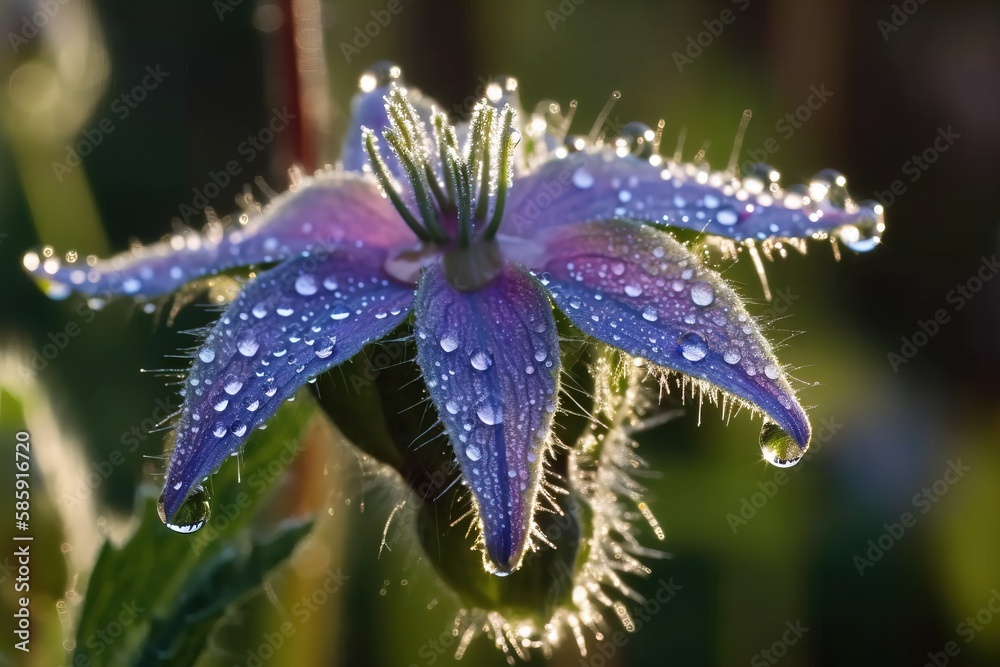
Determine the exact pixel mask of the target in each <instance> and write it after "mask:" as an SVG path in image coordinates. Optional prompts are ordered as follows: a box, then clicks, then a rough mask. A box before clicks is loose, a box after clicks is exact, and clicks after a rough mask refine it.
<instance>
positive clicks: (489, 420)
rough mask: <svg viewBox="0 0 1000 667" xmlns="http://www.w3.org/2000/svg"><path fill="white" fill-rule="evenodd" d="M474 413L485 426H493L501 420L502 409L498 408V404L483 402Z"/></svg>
mask: <svg viewBox="0 0 1000 667" xmlns="http://www.w3.org/2000/svg"><path fill="white" fill-rule="evenodd" d="M476 415H477V416H478V417H479V421H481V422H483V423H484V424H486V425H487V426H494V425H496V424H500V423H502V422H503V410H501V409H500V406H496V407H494V406H492V405H490V404H488V403H484V404H483V405H481V406H479V409H477V410H476Z"/></svg>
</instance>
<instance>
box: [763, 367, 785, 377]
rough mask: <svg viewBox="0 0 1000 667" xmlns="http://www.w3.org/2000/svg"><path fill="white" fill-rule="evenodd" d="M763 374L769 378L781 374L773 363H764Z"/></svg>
mask: <svg viewBox="0 0 1000 667" xmlns="http://www.w3.org/2000/svg"><path fill="white" fill-rule="evenodd" d="M764 375H766V376H767V377H769V378H771V379H772V380H777V379H778V376H779V375H781V371H779V370H778V367H777V366H775V365H774V364H770V363H769V364H764Z"/></svg>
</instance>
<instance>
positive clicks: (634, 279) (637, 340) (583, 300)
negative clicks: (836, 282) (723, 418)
mask: <svg viewBox="0 0 1000 667" xmlns="http://www.w3.org/2000/svg"><path fill="white" fill-rule="evenodd" d="M543 238H544V240H545V241H546V247H547V255H546V258H545V259H544V260H541V261H540V262H539V266H537V267H536V268H537V270H538V273H539V274H540V276H541V281H542V283H543V284H545V285H547V287H548V288H549V290H550V292H551V294H552V296H553V298H554V299H555V301H556V303H557V304H558V306H559V308H560V309H561V310H562V311H563V312H564V313H565V314H566V315H567V316H568V317H569V318H570V319H571V320H572V321H573V323H574V324H576V325H577V326H578V327H579V328H580V329H582V330H583V331H584V332H586V333H587V334H589V335H591V336H593V337H594V338H598V339H600V340H602V341H604V342H606V343H608V344H609V345H613V346H614V347H617V348H620V349H622V350H624V351H625V352H628V353H629V354H631V355H633V356H636V357H642V358H644V359H646V360H648V361H650V362H652V363H654V364H657V365H659V366H662V367H664V368H667V369H669V370H672V371H677V372H680V373H684V374H685V375H688V376H690V377H692V378H696V379H699V380H705V381H707V382H708V383H710V384H711V385H714V386H715V387H717V388H719V389H722V390H723V391H725V392H727V393H728V394H730V395H732V396H735V397H738V398H739V399H742V400H743V401H745V402H746V403H748V404H750V405H751V406H753V407H754V408H756V409H759V410H761V411H763V412H764V413H766V414H767V415H768V416H769V417H770V418H771V419H772V420H774V421H775V422H777V424H778V425H779V426H781V428H782V429H784V430H785V431H786V432H787V433H789V434H790V435H791V436H792V438H794V440H795V442H797V443H798V444H799V445H800V446H802V447H804V446H805V445H806V444H807V443H808V442H809V437H810V426H809V420H808V417H806V414H805V411H804V410H803V409H802V407H801V406H800V405H799V403H798V401H797V400H796V398H795V393H794V392H793V390H792V388H791V387H790V386H789V384H788V380H787V378H786V375H785V372H784V370H783V369H782V367H781V365H780V364H779V363H778V360H777V359H776V358H775V356H774V353H773V352H772V351H771V347H770V345H769V344H768V342H767V340H766V339H765V338H764V336H763V335H762V334H761V332H760V329H759V328H758V327H757V325H756V323H755V322H754V321H753V320H752V319H751V318H750V316H749V315H748V314H747V311H746V309H745V308H744V307H743V303H742V301H741V300H740V298H739V297H738V296H737V295H736V293H735V292H733V290H732V289H731V288H730V287H729V286H728V285H727V283H726V282H725V281H723V279H722V278H721V277H720V276H719V275H718V274H717V273H715V272H714V271H712V270H711V269H709V268H706V267H704V266H702V265H701V263H700V262H699V260H698V258H697V257H696V256H695V255H694V254H692V253H691V252H690V251H688V250H687V248H685V247H684V246H683V245H681V244H680V243H678V242H677V241H676V240H675V239H674V238H673V237H672V236H671V235H670V234H668V233H666V232H664V231H661V230H659V229H656V228H654V227H649V226H646V225H642V224H641V223H634V222H629V221H613V222H604V223H597V222H595V223H585V224H580V225H574V226H571V227H561V228H558V229H551V230H549V231H548V232H547V233H546V234H545V235H544V237H543Z"/></svg>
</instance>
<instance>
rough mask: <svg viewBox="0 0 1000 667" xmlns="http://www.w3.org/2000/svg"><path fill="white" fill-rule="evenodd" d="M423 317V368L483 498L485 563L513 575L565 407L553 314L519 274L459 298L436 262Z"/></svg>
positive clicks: (420, 301)
mask: <svg viewBox="0 0 1000 667" xmlns="http://www.w3.org/2000/svg"><path fill="white" fill-rule="evenodd" d="M414 312H415V314H416V325H415V327H416V334H417V362H418V363H419V365H420V368H421V371H422V372H423V375H424V379H425V381H426V383H427V388H428V391H429V392H430V395H431V398H432V399H433V401H434V405H435V406H436V407H437V411H438V414H439V416H440V418H441V421H442V422H444V425H445V428H446V431H447V434H448V438H449V440H450V441H451V444H452V446H453V447H454V450H455V457H456V458H457V459H458V463H459V465H460V466H461V469H462V476H463V477H464V479H465V481H466V482H467V483H468V484H469V487H470V488H471V489H472V492H473V495H474V496H475V502H476V506H477V508H478V510H479V517H480V520H481V527H482V532H483V539H484V542H485V550H486V556H487V557H488V559H489V563H490V565H491V568H492V569H495V571H497V572H500V573H507V572H511V571H513V570H515V569H517V567H518V566H519V565H520V563H521V558H522V557H523V555H524V551H525V548H526V546H527V542H528V538H529V535H530V530H531V526H532V516H533V513H534V509H535V503H536V499H537V496H538V490H539V484H540V479H541V475H542V464H543V459H544V457H545V452H546V447H547V446H548V438H549V432H550V427H551V423H552V416H553V413H554V411H555V408H556V400H557V393H558V386H559V345H558V340H557V336H556V328H555V321H554V319H553V317H552V307H551V305H550V304H549V300H548V298H546V296H545V293H544V291H543V290H542V289H541V288H540V287H539V286H538V284H537V283H536V282H535V281H534V279H532V278H531V277H530V276H528V275H527V274H526V273H525V272H524V271H523V270H522V269H520V268H516V267H513V266H510V265H508V266H505V267H504V268H503V270H502V271H501V273H500V274H499V275H497V277H496V278H495V279H494V280H493V281H492V282H490V283H489V284H487V285H486V286H485V287H483V288H482V289H480V290H478V291H476V292H460V291H458V290H456V289H455V288H454V287H452V286H451V285H450V284H449V283H448V282H447V280H446V279H445V277H444V275H443V272H442V271H441V269H440V265H435V266H433V267H430V268H428V269H426V270H425V271H424V275H423V278H422V280H421V282H420V286H419V288H418V290H417V300H416V304H415V306H414Z"/></svg>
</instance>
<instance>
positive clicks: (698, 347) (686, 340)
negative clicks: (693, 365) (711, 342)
mask: <svg viewBox="0 0 1000 667" xmlns="http://www.w3.org/2000/svg"><path fill="white" fill-rule="evenodd" d="M677 351H678V352H680V353H681V356H682V357H684V358H685V359H687V360H688V361H701V360H702V359H704V358H705V355H706V354H708V345H707V344H706V343H705V339H704V338H702V337H701V336H700V335H698V334H696V333H688V334H684V335H683V336H681V337H680V338H679V339H678V340H677Z"/></svg>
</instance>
